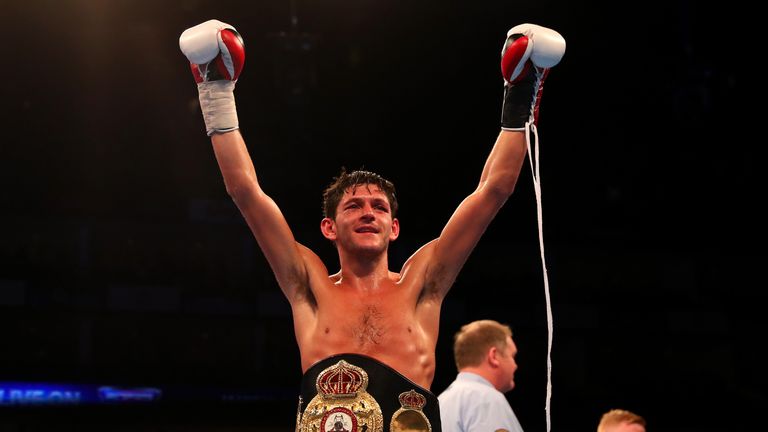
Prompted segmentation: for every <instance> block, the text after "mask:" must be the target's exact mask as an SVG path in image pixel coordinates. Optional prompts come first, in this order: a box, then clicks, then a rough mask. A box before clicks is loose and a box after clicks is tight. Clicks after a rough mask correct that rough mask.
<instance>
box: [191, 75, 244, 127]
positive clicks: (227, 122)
mask: <svg viewBox="0 0 768 432" xmlns="http://www.w3.org/2000/svg"><path fill="white" fill-rule="evenodd" d="M197 90H198V93H199V96H200V109H201V110H202V111H203V119H204V120H205V129H206V132H207V133H208V136H211V135H213V134H215V133H221V132H229V131H233V130H235V129H239V128H240V126H239V123H238V120H237V107H236V106H235V94H234V90H235V81H228V80H218V81H208V82H201V83H199V84H198V85H197Z"/></svg>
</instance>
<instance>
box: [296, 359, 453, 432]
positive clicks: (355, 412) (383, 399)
mask: <svg viewBox="0 0 768 432" xmlns="http://www.w3.org/2000/svg"><path fill="white" fill-rule="evenodd" d="M301 387H302V388H301V396H299V408H298V411H297V413H296V431H297V432H385V431H389V432H400V431H409V432H441V429H440V408H439V405H438V401H437V397H436V396H435V395H434V394H433V393H432V392H430V391H429V390H426V389H424V388H422V387H421V386H419V385H417V384H415V383H414V382H413V381H411V380H409V379H408V378H406V377H404V376H403V375H402V374H400V373H399V372H397V371H396V370H394V369H392V368H391V367H389V366H387V365H385V364H384V363H381V362H379V361H378V360H375V359H373V358H371V357H367V356H363V355H360V354H339V355H335V356H332V357H328V358H326V359H324V360H321V361H319V362H317V363H316V364H314V365H313V366H312V367H310V368H309V369H308V370H307V371H306V372H305V373H304V376H303V378H302V385H301ZM306 401H309V403H307V405H306V407H304V408H303V406H302V405H303V404H304V403H305V402H306ZM302 408H303V409H302Z"/></svg>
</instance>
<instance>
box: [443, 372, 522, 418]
mask: <svg viewBox="0 0 768 432" xmlns="http://www.w3.org/2000/svg"><path fill="white" fill-rule="evenodd" d="M437 399H438V400H439V401H440V423H442V429H443V432H493V431H498V430H506V431H509V432H523V428H522V426H520V422H519V421H518V420H517V417H516V416H515V413H514V412H513V411H512V407H511V406H509V402H507V398H506V397H505V396H504V393H502V392H500V391H498V390H496V388H495V387H493V385H492V384H491V383H490V382H489V381H488V380H486V379H485V378H483V377H481V376H480V375H476V374H473V373H470V372H459V374H458V375H457V376H456V380H454V381H453V382H452V383H451V385H449V386H448V388H447V389H445V391H443V392H442V393H440V395H439V396H438V397H437Z"/></svg>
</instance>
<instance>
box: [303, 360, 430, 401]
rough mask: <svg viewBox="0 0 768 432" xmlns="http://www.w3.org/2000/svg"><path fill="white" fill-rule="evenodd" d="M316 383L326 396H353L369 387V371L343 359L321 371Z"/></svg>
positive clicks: (321, 392) (318, 390) (320, 391)
mask: <svg viewBox="0 0 768 432" xmlns="http://www.w3.org/2000/svg"><path fill="white" fill-rule="evenodd" d="M315 385H316V387H317V392H318V393H320V394H322V395H324V396H328V397H333V398H347V397H350V398H352V397H355V396H356V395H357V393H358V392H364V391H365V389H366V388H367V387H368V373H367V372H365V371H364V370H363V369H362V368H359V367H357V366H354V365H351V364H349V363H347V362H346V361H344V360H341V361H339V362H338V363H336V364H335V365H333V366H331V367H329V368H327V369H325V370H323V371H322V372H320V375H318V377H317V381H315ZM417 394H418V393H417ZM419 396H421V395H419Z"/></svg>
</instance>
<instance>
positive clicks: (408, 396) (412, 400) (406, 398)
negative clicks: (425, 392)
mask: <svg viewBox="0 0 768 432" xmlns="http://www.w3.org/2000/svg"><path fill="white" fill-rule="evenodd" d="M398 399H400V405H401V406H402V407H403V408H406V409H414V410H421V409H422V408H424V405H426V404H427V398H425V397H424V396H422V395H420V394H419V393H417V392H415V391H414V390H409V391H407V392H403V393H400V396H398Z"/></svg>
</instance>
